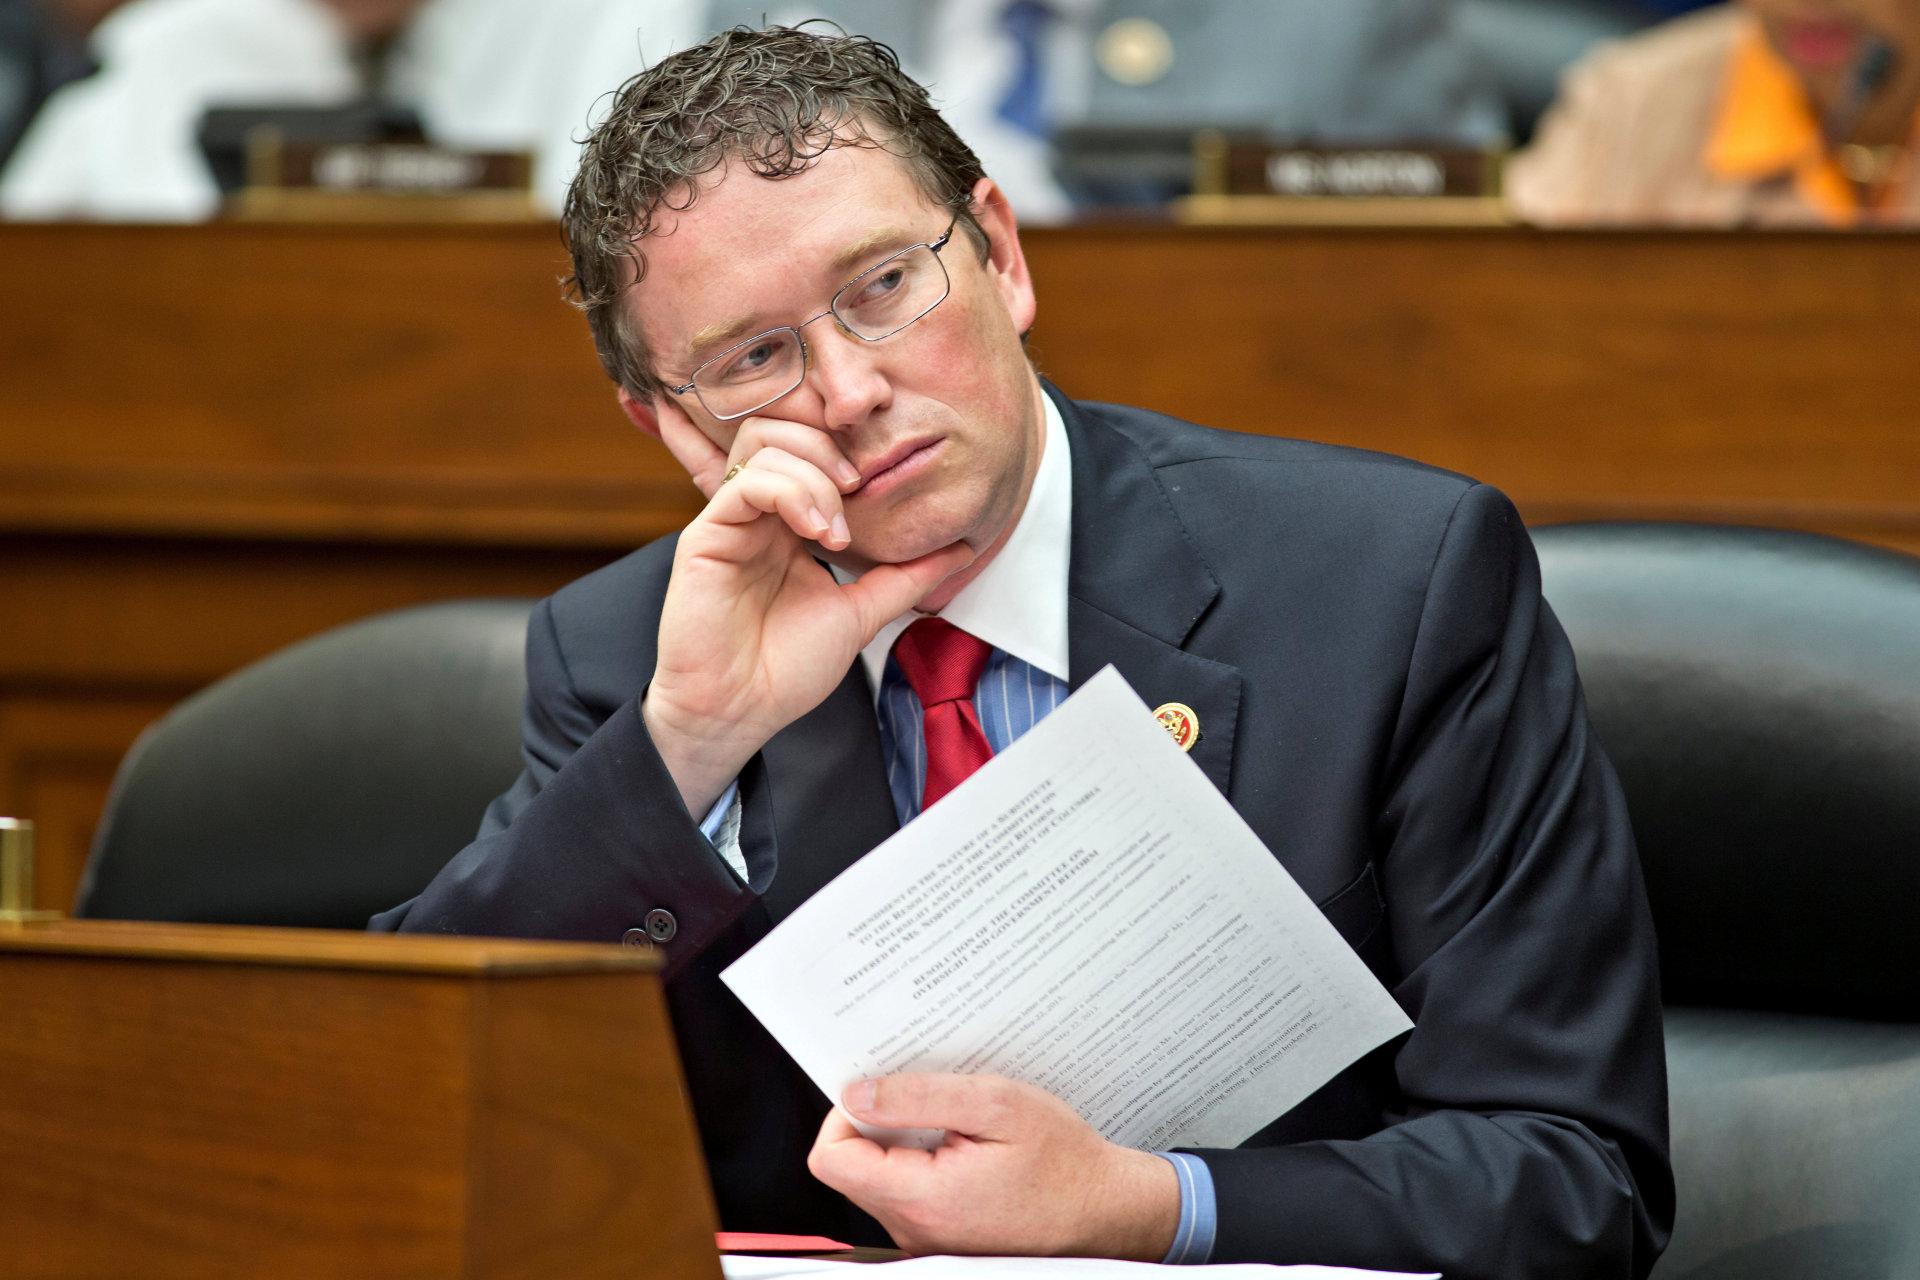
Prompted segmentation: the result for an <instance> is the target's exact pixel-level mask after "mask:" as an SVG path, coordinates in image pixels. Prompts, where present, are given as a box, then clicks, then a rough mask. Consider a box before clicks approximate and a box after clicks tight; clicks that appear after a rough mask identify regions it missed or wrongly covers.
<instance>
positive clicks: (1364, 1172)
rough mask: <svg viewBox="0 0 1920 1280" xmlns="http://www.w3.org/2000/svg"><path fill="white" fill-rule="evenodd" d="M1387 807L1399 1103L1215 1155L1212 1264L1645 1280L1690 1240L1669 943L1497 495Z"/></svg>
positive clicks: (1481, 507)
mask: <svg viewBox="0 0 1920 1280" xmlns="http://www.w3.org/2000/svg"><path fill="white" fill-rule="evenodd" d="M1380 799H1381V803H1380V807H1379V811H1378V813H1379V817H1378V839H1377V842H1376V847H1377V848H1378V849H1379V851H1380V853H1379V869H1380V876H1381V889H1382V894H1383V896H1384V897H1385V899H1386V908H1387V916H1386V919H1387V927H1388V929H1389V930H1390V933H1391V939H1392V946H1393V951H1394V963H1395V968H1394V971H1395V972H1396V973H1397V974H1399V975H1400V980H1399V981H1398V983H1397V984H1396V985H1395V987H1394V991H1393V994H1394V996H1395V998H1396V999H1398V1000H1399V1002H1400V1004H1401V1005H1402V1006H1403V1007H1404V1008H1405V1009H1406V1010H1407V1012H1408V1014H1409V1015H1410V1016H1411V1017H1412V1019H1413V1021H1414V1024H1415V1025H1414V1030H1413V1031H1412V1032H1411V1033H1410V1034H1409V1035H1408V1036H1407V1037H1406V1038H1405V1039H1404V1040H1403V1041H1401V1042H1400V1044H1399V1045H1398V1047H1397V1049H1395V1050H1390V1051H1389V1053H1390V1055H1391V1057H1390V1069H1391V1071H1392V1072H1393V1074H1394V1076H1395V1080H1396V1083H1397V1085H1398V1094H1399V1096H1400V1098H1401V1099H1402V1100H1403V1105H1402V1107H1401V1108H1400V1109H1399V1110H1398V1111H1397V1113H1396V1114H1392V1115H1386V1116H1382V1117H1381V1123H1382V1125H1383V1127H1382V1128H1381V1129H1380V1130H1379V1131H1378V1132H1377V1133H1374V1134H1372V1135H1371V1136H1369V1137H1365V1138H1360V1139H1356V1140H1344V1141H1315V1142H1303V1143H1298V1144H1295V1145H1291V1146H1277V1147H1266V1148H1252V1147H1250V1148H1241V1149H1237V1150H1230V1151H1206V1152H1201V1153H1199V1154H1201V1155H1202V1157H1203V1158H1204V1159H1205V1160H1206V1162H1207V1164H1208V1167H1209V1168H1210V1170H1211V1171H1212V1174H1213V1180H1214V1185H1215V1189H1216V1192H1217V1195H1218V1212H1219V1226H1218V1232H1219V1234H1218V1238H1217V1243H1216V1248H1215V1251H1214V1257H1213V1260H1214V1261H1216V1262H1234V1261H1282V1262H1293V1261H1299V1262H1313V1263H1327V1264H1343V1265H1348V1266H1357V1267H1374V1268H1380V1269H1388V1270H1407V1271H1439V1272H1442V1273H1443V1274H1444V1275H1446V1276H1447V1277H1448V1280H1468V1278H1469V1277H1500V1278H1501V1280H1522V1278H1525V1277H1561V1278H1564V1277H1572V1276H1617V1277H1629V1276H1631V1277H1643V1276H1645V1275H1646V1274H1647V1272H1648V1270H1649V1269H1650V1268H1651V1267H1652V1265H1653V1262H1654V1259H1655V1258H1656V1257H1657V1256H1658V1253H1659V1251H1660V1249H1661V1247H1662V1246H1663V1245H1664V1243H1665V1240H1666V1237H1667V1234H1668V1231H1669V1230H1670V1228H1671V1224H1672V1220H1673V1183H1672V1175H1671V1171H1670V1168H1669V1164H1668V1157H1667V1110H1666V1101H1667V1096H1666V1070H1665V1060H1664V1052H1663V1045H1662V1037H1661V1027H1660V1008H1659V997H1658V976H1657V972H1656V958H1655V953H1654V939H1653V927H1652V921H1651V918H1650V915H1649V912H1648V908H1647V904H1646V895H1645V891H1644V888H1643V886H1642V883H1641V878H1640V869H1639V862H1638V858H1637V856H1636V854H1635V850H1634V845H1633V837H1632V832H1631V828H1630V827H1629V825H1628V819H1627V812H1626V807H1625V802H1624V800H1623V798H1622V796H1621V793H1620V788H1619V784H1618V782H1617V781H1616V780H1615V778H1614V775H1613V771H1612V769H1611V767H1610V766H1609V765H1608V763H1607V761H1606V759H1605V757H1604V755H1603V754H1602V753H1601V750H1600V748H1599V745H1598V744H1597V742H1596V740H1595V739H1594V736H1593V733H1592V731H1591V729H1590V728H1589V726H1588V724H1587V720H1586V713H1585V708H1584V704H1583V701H1582V699H1581V695H1580V688H1579V682H1578V679H1577V677H1576V675H1575V671H1574V661H1573V654H1572V652H1571V650H1570V649H1569V647H1568V645H1567V641H1566V637H1565V635H1564V634H1563V633H1562V632H1561V630H1560V627H1559V624H1558V623H1557V622H1556V621H1555V619H1554V618H1553V616H1552V614H1551V612H1549V610H1548V609H1547V607H1546V605H1545V604H1544V602H1543V601H1542V600H1541V598H1540V587H1539V569H1538V565H1537V563H1536V561H1535V559H1534V554H1533V549H1532V544H1531V542H1530V541H1529V540H1528V538H1527V535H1526V532H1525V530H1524V529H1523V528H1522V526H1521V523H1520V519H1519V516H1518V515H1517V514H1516V513H1515V512H1514V510H1513V508H1512V506H1511V505H1510V504H1508V503H1507V501H1506V499H1505V498H1503V497H1502V496H1501V495H1500V494H1499V493H1497V492H1496V491H1494V490H1492V489H1489V488H1486V487H1484V486H1478V487H1475V488H1473V489H1471V490H1469V491H1467V492H1466V493H1465V494H1464V495H1463V497H1462V498H1461V500H1460V502H1459V503H1458V505H1457V506H1456V507H1455V509H1454V512H1453V515H1452V517H1451V519H1450V521H1449V523H1448V525H1447V528H1446V531H1445V533H1444V534H1443V535H1442V537H1441V539H1440V542H1439V547H1438V551H1437V553H1436V555H1435V558H1434V562H1433V566H1432V570H1431V572H1430V575H1429V580H1428V583H1427V590H1426V595H1425V599H1424V602H1423V603H1422V606H1421V614H1420V620H1419V624H1418V628H1417V631H1416V634H1415V639H1414V643H1413V646H1412V651H1411V653H1410V654H1409V656H1408V664H1407V678H1406V685H1405V691H1404V696H1403V698H1402V701H1401V705H1400V708H1399V713H1398V716H1397V718H1396V721H1395V725H1394V730H1393V735H1392V740H1391V745H1390V748H1389V752H1388V755H1387V758H1386V760H1385V762H1384V766H1383V769H1382V772H1381V780H1380Z"/></svg>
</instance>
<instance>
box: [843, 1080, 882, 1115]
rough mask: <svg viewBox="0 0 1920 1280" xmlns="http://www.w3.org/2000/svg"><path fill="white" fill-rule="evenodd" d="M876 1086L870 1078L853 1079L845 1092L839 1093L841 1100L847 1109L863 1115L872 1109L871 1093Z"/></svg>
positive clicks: (872, 1093)
mask: <svg viewBox="0 0 1920 1280" xmlns="http://www.w3.org/2000/svg"><path fill="white" fill-rule="evenodd" d="M877 1088H878V1086H877V1085H876V1084H875V1083H874V1082H873V1081H871V1080H855V1081H854V1082H853V1083H852V1084H850V1085H848V1086H847V1091H846V1093H844V1094H842V1095H841V1101H842V1102H843V1103H844V1104H845V1106H846V1108H847V1110H849V1111H852V1112H854V1113H855V1114H858V1115H865V1114H866V1113H867V1112H869V1111H871V1110H873V1095H874V1092H875V1090H876V1089H877Z"/></svg>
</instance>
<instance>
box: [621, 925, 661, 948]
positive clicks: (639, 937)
mask: <svg viewBox="0 0 1920 1280" xmlns="http://www.w3.org/2000/svg"><path fill="white" fill-rule="evenodd" d="M620 945H621V946H623V947H634V948H636V949H640V948H645V947H651V946H652V945H653V939H652V938H649V937H648V936H647V931H646V930H645V929H629V930H627V931H626V932H625V933H623V934H621V935H620Z"/></svg>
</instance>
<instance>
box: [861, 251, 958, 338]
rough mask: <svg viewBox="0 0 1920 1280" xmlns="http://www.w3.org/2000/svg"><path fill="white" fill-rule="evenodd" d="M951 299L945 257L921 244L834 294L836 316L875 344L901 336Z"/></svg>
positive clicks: (864, 274) (873, 269) (889, 259)
mask: <svg viewBox="0 0 1920 1280" xmlns="http://www.w3.org/2000/svg"><path fill="white" fill-rule="evenodd" d="M946 296H947V269H946V268H945V267H944V266H942V265H941V263H940V255H939V254H937V253H935V252H934V251H933V250H932V249H929V248H928V247H927V246H926V245H916V246H915V247H914V248H911V249H907V250H905V251H903V252H901V253H896V254H895V255H894V256H893V257H891V258H888V259H887V260H886V261H885V262H882V263H881V264H880V265H879V266H877V267H874V268H872V269H871V270H868V271H866V272H863V273H862V274H860V275H859V276H856V277H855V278H854V279H852V280H850V281H848V282H847V285H846V287H844V288H843V289H841V290H840V292H839V293H837V294H835V295H834V299H833V314H834V315H835V316H837V317H838V318H839V320H840V323H841V324H843V325H845V326H847V328H848V329H849V330H851V331H852V332H854V333H856V334H858V335H859V336H860V337H862V338H865V339H867V340H868V341H869V342H871V341H873V340H874V339H875V338H884V337H886V336H887V335H888V334H890V333H898V332H900V330H902V329H904V328H906V327H907V326H908V325H910V324H912V323H913V322H914V321H915V320H918V319H919V318H920V317H921V316H923V315H925V314H927V312H929V311H931V310H933V309H934V308H935V307H937V306H939V305H940V303H941V302H942V301H943V300H944V299H945V298H946Z"/></svg>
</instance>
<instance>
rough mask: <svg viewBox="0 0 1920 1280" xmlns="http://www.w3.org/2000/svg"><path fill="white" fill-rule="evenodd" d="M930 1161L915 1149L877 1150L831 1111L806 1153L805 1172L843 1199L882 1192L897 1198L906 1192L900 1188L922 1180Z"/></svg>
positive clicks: (928, 1155) (841, 1113) (837, 1111)
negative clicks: (889, 1190)
mask: <svg viewBox="0 0 1920 1280" xmlns="http://www.w3.org/2000/svg"><path fill="white" fill-rule="evenodd" d="M932 1160H933V1156H932V1154H931V1153H929V1152H926V1151H921V1150H918V1149H917V1148H912V1147H895V1148H887V1147H883V1146H881V1145H880V1144H879V1143H877V1142H874V1141H873V1140H871V1139H870V1138H867V1137H866V1136H864V1135H863V1134H861V1132H860V1131H859V1130H858V1129H856V1128H854V1127H853V1122H852V1121H851V1120H850V1119H848V1118H847V1113H846V1112H845V1111H843V1110H841V1109H840V1108H839V1107H834V1108H833V1109H832V1110H830V1111H828V1112H827V1118H826V1119H825V1120H824V1121H822V1122H821V1125H820V1132H819V1133H818V1134H817V1135H815V1137H814V1140H813V1149H812V1150H811V1151H809V1152H808V1153H807V1172H809V1173H811V1174H812V1175H813V1176H814V1177H816V1178H818V1179H819V1180H820V1181H822V1182H824V1183H826V1184H827V1185H828V1186H830V1187H832V1188H833V1189H834V1190H836V1191H839V1192H841V1193H842V1194H846V1195H856V1196H871V1195H872V1194H873V1193H874V1192H876V1191H878V1190H881V1189H883V1188H885V1189H891V1190H893V1191H894V1192H895V1193H896V1194H897V1193H899V1192H901V1191H903V1190H905V1189H906V1188H905V1186H904V1185H903V1184H907V1183H910V1182H911V1180H912V1179H914V1178H916V1177H921V1176H924V1172H923V1171H924V1170H925V1169H926V1168H928V1167H929V1166H930V1165H931V1163H932Z"/></svg>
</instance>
